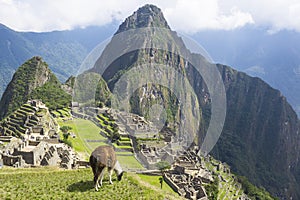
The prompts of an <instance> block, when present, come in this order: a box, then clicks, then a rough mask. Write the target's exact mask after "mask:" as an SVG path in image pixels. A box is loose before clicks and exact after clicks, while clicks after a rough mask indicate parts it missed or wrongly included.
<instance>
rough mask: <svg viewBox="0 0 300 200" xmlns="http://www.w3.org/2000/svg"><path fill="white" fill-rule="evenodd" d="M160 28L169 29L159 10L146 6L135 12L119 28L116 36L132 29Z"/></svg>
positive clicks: (155, 7) (152, 6)
mask: <svg viewBox="0 0 300 200" xmlns="http://www.w3.org/2000/svg"><path fill="white" fill-rule="evenodd" d="M145 27H161V28H167V29H170V27H169V25H168V23H167V21H166V19H165V17H164V15H163V13H162V12H161V10H160V8H158V7H157V6H155V5H151V4H146V5H144V6H142V7H140V8H139V9H138V10H137V11H135V12H134V13H133V14H132V15H131V16H129V17H127V18H126V19H125V21H124V22H123V23H122V24H121V25H120V26H119V29H118V31H117V32H116V34H118V33H120V32H123V31H127V30H129V29H134V28H145Z"/></svg>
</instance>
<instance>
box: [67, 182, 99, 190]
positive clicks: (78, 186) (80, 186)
mask: <svg viewBox="0 0 300 200" xmlns="http://www.w3.org/2000/svg"><path fill="white" fill-rule="evenodd" d="M91 189H94V182H93V181H80V182H77V183H73V184H71V185H69V186H68V188H67V190H68V191H69V192H86V191H88V190H91Z"/></svg>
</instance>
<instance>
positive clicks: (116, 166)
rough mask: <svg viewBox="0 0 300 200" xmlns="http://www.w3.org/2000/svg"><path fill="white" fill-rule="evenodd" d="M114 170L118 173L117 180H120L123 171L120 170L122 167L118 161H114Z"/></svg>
mask: <svg viewBox="0 0 300 200" xmlns="http://www.w3.org/2000/svg"><path fill="white" fill-rule="evenodd" d="M114 170H115V172H116V173H117V175H118V181H120V180H121V179H122V176H123V173H124V171H123V170H122V167H121V165H120V163H119V161H117V162H116V165H115V168H114Z"/></svg>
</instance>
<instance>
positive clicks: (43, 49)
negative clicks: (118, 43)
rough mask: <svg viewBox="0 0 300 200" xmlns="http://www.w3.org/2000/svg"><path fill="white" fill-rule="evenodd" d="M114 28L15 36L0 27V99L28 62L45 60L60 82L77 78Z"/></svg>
mask: <svg viewBox="0 0 300 200" xmlns="http://www.w3.org/2000/svg"><path fill="white" fill-rule="evenodd" d="M114 27H115V25H114V24H110V25H109V26H108V27H106V26H104V27H89V28H87V29H75V30H72V31H53V32H46V33H34V32H16V31H14V30H12V29H10V28H8V27H6V26H5V25H3V24H0V96H1V95H2V93H3V92H4V90H5V88H6V86H7V84H8V83H9V82H10V80H11V78H12V76H13V73H14V72H15V71H16V69H17V68H18V67H19V66H20V65H21V64H23V63H24V62H25V61H26V60H28V59H30V58H32V57H33V56H36V55H38V56H42V57H43V59H44V60H45V61H46V62H47V63H48V64H49V67H50V68H51V70H52V71H53V72H54V73H55V74H56V75H57V77H58V78H59V79H60V80H61V81H65V80H66V79H67V78H68V77H70V76H71V75H76V74H77V70H78V69H79V66H80V64H81V63H82V61H83V60H84V58H85V57H86V55H87V54H88V53H89V52H90V51H91V50H92V49H93V48H94V47H95V46H96V45H97V44H98V43H100V42H102V41H103V40H104V39H106V38H108V37H109V36H110V35H111V34H112V33H113V30H114Z"/></svg>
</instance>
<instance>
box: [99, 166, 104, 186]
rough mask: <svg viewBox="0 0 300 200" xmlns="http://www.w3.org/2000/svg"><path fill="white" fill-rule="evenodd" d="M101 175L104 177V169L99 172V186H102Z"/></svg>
mask: <svg viewBox="0 0 300 200" xmlns="http://www.w3.org/2000/svg"><path fill="white" fill-rule="evenodd" d="M103 177H104V169H102V171H101V173H100V186H102V180H103Z"/></svg>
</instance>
